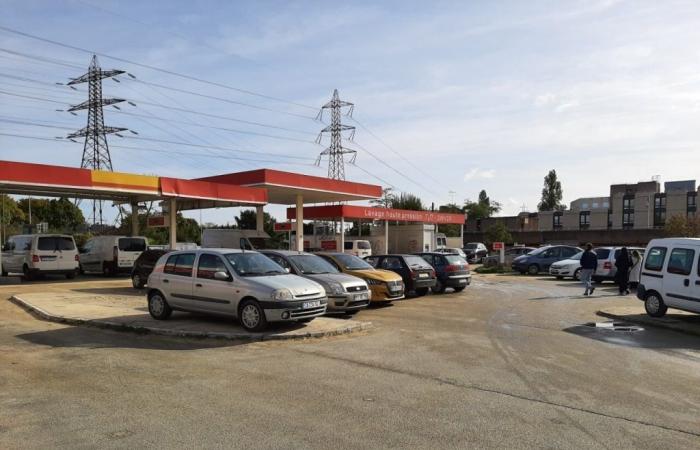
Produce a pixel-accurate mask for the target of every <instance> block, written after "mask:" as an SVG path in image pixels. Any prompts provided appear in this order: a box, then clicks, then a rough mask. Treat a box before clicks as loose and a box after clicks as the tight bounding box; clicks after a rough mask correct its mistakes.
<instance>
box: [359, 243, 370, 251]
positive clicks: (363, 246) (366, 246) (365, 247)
mask: <svg viewBox="0 0 700 450" xmlns="http://www.w3.org/2000/svg"><path fill="white" fill-rule="evenodd" d="M357 248H359V249H360V250H369V249H371V248H372V246H370V245H369V242H367V241H357Z"/></svg>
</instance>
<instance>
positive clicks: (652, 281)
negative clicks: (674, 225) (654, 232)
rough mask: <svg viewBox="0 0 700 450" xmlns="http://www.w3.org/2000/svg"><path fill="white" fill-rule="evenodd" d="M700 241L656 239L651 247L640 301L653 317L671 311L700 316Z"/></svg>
mask: <svg viewBox="0 0 700 450" xmlns="http://www.w3.org/2000/svg"><path fill="white" fill-rule="evenodd" d="M698 255H700V239H695V238H666V239H653V240H652V241H651V242H649V244H648V245H647V248H646V252H645V255H644V261H643V264H644V265H643V266H642V274H641V278H640V280H639V286H638V287H637V298H639V299H640V300H642V301H643V302H644V309H645V310H646V312H647V314H648V315H650V316H652V317H662V316H663V315H665V314H666V311H667V310H668V308H676V309H680V310H683V311H689V312H694V313H700V279H699V278H700V266H699V265H698V262H699V261H698Z"/></svg>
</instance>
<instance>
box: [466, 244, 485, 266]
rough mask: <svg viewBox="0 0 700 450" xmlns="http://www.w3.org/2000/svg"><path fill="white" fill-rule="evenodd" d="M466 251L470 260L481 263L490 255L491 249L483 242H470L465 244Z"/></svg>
mask: <svg viewBox="0 0 700 450" xmlns="http://www.w3.org/2000/svg"><path fill="white" fill-rule="evenodd" d="M464 253H465V254H466V255H467V261H468V262H473V263H479V262H481V261H482V260H483V259H484V258H486V257H487V256H488V255H489V249H488V248H486V245H485V244H482V243H481V242H470V243H468V244H465V245H464Z"/></svg>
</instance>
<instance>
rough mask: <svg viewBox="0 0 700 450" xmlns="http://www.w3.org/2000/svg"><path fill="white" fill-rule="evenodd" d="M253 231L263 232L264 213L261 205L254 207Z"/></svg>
mask: <svg viewBox="0 0 700 450" xmlns="http://www.w3.org/2000/svg"><path fill="white" fill-rule="evenodd" d="M255 230H256V231H258V232H260V231H265V211H264V210H263V206H262V205H260V206H256V207H255Z"/></svg>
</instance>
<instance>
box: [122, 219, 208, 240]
mask: <svg viewBox="0 0 700 450" xmlns="http://www.w3.org/2000/svg"><path fill="white" fill-rule="evenodd" d="M131 218H132V215H131V214H129V213H127V214H124V215H123V216H122V221H121V224H120V225H119V228H118V229H117V232H118V233H119V234H126V235H129V234H131ZM147 219H148V215H147V214H145V213H140V214H139V215H138V221H139V234H140V235H141V236H145V237H147V238H148V242H149V243H151V244H154V245H165V244H167V243H168V241H169V240H170V230H169V228H167V227H157V228H149V227H148V226H147ZM175 220H176V221H177V242H195V243H197V244H201V243H202V240H201V237H202V231H201V228H200V227H199V224H198V223H197V221H196V220H194V219H189V218H186V217H183V216H182V214H178V215H177V218H176V219H175Z"/></svg>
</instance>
